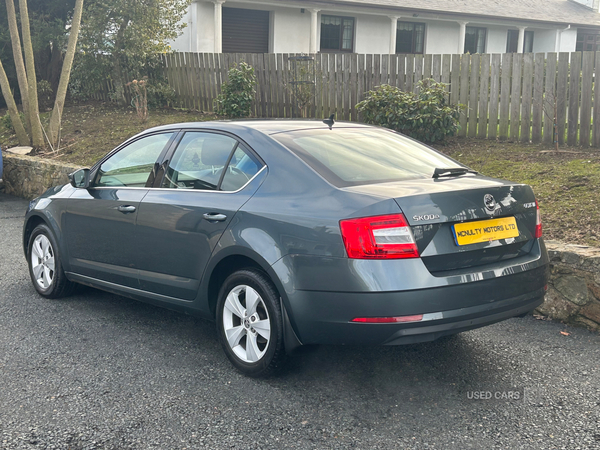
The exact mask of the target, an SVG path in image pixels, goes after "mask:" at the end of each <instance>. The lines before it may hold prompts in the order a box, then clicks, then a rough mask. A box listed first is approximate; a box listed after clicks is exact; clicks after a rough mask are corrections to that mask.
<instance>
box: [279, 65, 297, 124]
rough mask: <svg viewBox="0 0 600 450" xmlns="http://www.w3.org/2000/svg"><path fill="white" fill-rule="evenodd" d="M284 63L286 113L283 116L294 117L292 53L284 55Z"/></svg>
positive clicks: (284, 103) (283, 77)
mask: <svg viewBox="0 0 600 450" xmlns="http://www.w3.org/2000/svg"><path fill="white" fill-rule="evenodd" d="M282 62H283V65H282V66H281V70H282V71H283V73H282V74H281V78H282V80H283V99H284V101H283V105H284V109H285V111H284V114H283V117H287V118H291V117H294V116H293V114H292V99H291V90H290V55H289V53H284V54H283V55H282Z"/></svg>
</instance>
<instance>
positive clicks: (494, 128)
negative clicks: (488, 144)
mask: <svg viewBox="0 0 600 450" xmlns="http://www.w3.org/2000/svg"><path fill="white" fill-rule="evenodd" d="M501 62H502V56H501V55H500V54H494V55H492V67H491V70H490V109H489V114H488V138H489V139H495V138H496V136H497V135H498V106H499V104H500V64H501Z"/></svg>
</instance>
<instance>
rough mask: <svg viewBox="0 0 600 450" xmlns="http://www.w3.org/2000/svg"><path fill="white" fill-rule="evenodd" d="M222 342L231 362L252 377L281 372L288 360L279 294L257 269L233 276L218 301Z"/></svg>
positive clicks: (218, 325) (218, 324) (245, 270)
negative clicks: (286, 358) (283, 364)
mask: <svg viewBox="0 0 600 450" xmlns="http://www.w3.org/2000/svg"><path fill="white" fill-rule="evenodd" d="M217 329H218V333H219V340H220V342H221V345H222V346H223V350H224V351H225V354H226V355H227V357H228V358H229V360H230V361H231V363H232V364H233V365H234V366H235V367H236V369H238V370H239V371H240V372H242V373H243V374H244V375H247V376H250V377H263V376H266V375H269V374H271V373H273V372H274V371H275V370H277V369H279V368H280V367H281V365H282V363H283V361H284V359H285V350H284V346H283V320H282V315H281V306H280V303H279V294H278V293H277V290H276V289H275V286H273V283H272V282H271V280H270V279H269V278H268V277H267V276H266V275H265V274H264V273H263V272H260V271H258V270H256V269H243V270H238V271H237V272H234V273H233V274H231V275H230V276H229V277H227V279H226V280H225V282H224V283H223V285H222V286H221V289H220V292H219V298H218V301H217Z"/></svg>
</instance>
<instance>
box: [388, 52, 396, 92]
mask: <svg viewBox="0 0 600 450" xmlns="http://www.w3.org/2000/svg"><path fill="white" fill-rule="evenodd" d="M389 83H390V86H398V55H390V77H389Z"/></svg>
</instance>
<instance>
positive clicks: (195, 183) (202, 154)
mask: <svg viewBox="0 0 600 450" xmlns="http://www.w3.org/2000/svg"><path fill="white" fill-rule="evenodd" d="M237 145H238V142H237V141H236V140H235V139H233V138H231V137H229V136H225V135H222V134H215V133H206V132H197V131H189V132H187V133H186V134H185V135H184V136H183V139H182V140H181V142H180V143H179V145H178V146H177V149H176V150H175V153H174V154H173V158H172V159H171V161H170V162H169V167H168V169H167V170H166V172H165V177H164V179H163V182H162V187H163V188H173V189H202V190H217V189H218V186H219V181H220V180H221V175H222V174H223V171H224V170H225V166H226V165H227V161H228V160H229V157H230V155H231V153H232V151H233V149H234V148H235V147H236V146H237Z"/></svg>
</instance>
